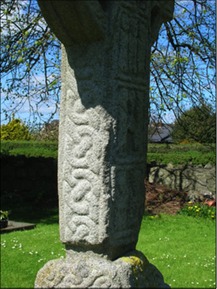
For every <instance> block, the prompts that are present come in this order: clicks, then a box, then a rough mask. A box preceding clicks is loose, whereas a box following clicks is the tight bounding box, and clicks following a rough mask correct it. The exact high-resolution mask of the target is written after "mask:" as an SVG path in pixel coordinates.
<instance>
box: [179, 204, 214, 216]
mask: <svg viewBox="0 0 217 289" xmlns="http://www.w3.org/2000/svg"><path fill="white" fill-rule="evenodd" d="M179 214H180V215H186V216H191V217H202V218H208V219H211V220H215V219H216V208H215V207H210V206H208V205H206V204H200V203H195V204H193V203H192V202H189V203H188V204H187V205H185V206H184V207H183V208H182V209H181V211H180V212H179Z"/></svg>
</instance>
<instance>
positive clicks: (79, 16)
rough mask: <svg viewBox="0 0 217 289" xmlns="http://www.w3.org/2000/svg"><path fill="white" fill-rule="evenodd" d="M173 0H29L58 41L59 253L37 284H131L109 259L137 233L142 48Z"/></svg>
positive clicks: (143, 118) (145, 69)
mask: <svg viewBox="0 0 217 289" xmlns="http://www.w3.org/2000/svg"><path fill="white" fill-rule="evenodd" d="M173 2H174V1H168V0H167V1H128V0H125V1H97V0H94V1H56V0H53V1H43V0H40V1H39V4H40V6H41V8H42V12H43V14H44V16H45V18H46V20H47V21H48V24H49V25H50V27H51V28H52V29H53V31H54V33H56V35H57V37H58V38H59V39H60V41H61V42H62V43H63V47H62V92H61V109H60V127H59V129H60V133H59V157H58V191H59V208H60V233H61V240H62V242H63V243H65V244H66V248H67V252H68V257H67V258H66V260H64V261H62V260H59V261H56V262H54V261H52V262H51V263H49V264H47V265H46V266H45V267H44V269H42V271H41V273H40V274H39V275H38V277H37V281H36V286H38V287H43V286H45V287H50V286H51V287H52V286H54V287H73V286H74V287H76V286H77V287H79V286H80V287H83V288H84V287H102V286H105V287H134V285H135V280H134V279H135V278H134V277H132V276H133V272H134V271H133V270H132V268H131V267H130V265H129V264H128V263H125V262H123V260H122V263H120V261H117V260H119V259H117V258H119V257H120V256H123V255H124V254H125V253H126V252H130V251H132V250H134V249H135V246H136V243H137V239H138V233H139V229H140V224H141V220H142V216H143V210H144V177H145V161H146V149H147V125H148V106H149V63H150V49H151V44H152V43H153V41H154V38H155V37H156V35H157V33H158V31H159V28H160V26H161V24H162V22H163V21H166V20H169V19H171V17H172V11H173ZM168 3H169V5H168ZM89 251H92V253H91V258H90V256H89V253H88V252H89ZM70 252H73V253H72V254H71V255H70ZM75 252H79V253H75ZM93 252H94V253H98V255H94V256H93V255H92V254H93ZM100 254H102V255H103V256H104V257H102V256H101V257H100ZM95 256H97V257H95ZM106 258H107V259H106ZM109 260H116V261H114V262H111V261H109ZM130 268H131V269H130ZM142 271H143V270H142ZM143 273H144V272H143ZM86 275H87V278H86V277H85V276H86ZM139 275H140V274H139ZM144 276H145V275H144ZM121 278H122V279H121ZM141 278H143V277H141ZM144 278H145V277H144ZM151 279H153V276H152V277H151ZM158 279H159V276H158ZM43 280H45V281H43ZM49 280H51V283H49V282H50V281H49ZM139 280H140V279H139ZM141 280H142V279H141ZM159 280H160V279H159ZM143 281H144V282H146V281H147V280H146V279H145V280H143ZM43 282H45V283H43ZM139 282H140V281H139ZM159 282H160V281H159ZM146 283H147V284H148V281H147V282H146ZM46 284H48V285H46ZM73 284H74V285H73ZM139 284H140V283H139ZM139 284H138V286H140V285H139ZM156 284H157V283H156ZM143 288H144V284H143Z"/></svg>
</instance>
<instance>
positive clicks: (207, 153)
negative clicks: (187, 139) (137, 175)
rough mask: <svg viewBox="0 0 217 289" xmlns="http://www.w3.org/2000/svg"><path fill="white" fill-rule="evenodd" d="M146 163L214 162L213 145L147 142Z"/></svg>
mask: <svg viewBox="0 0 217 289" xmlns="http://www.w3.org/2000/svg"><path fill="white" fill-rule="evenodd" d="M147 163H156V164H168V163H173V164H192V165H206V164H208V163H210V164H215V163H216V153H215V145H214V144H211V145H201V144H189V145H168V144H165V145H164V144H149V145H148V155H147Z"/></svg>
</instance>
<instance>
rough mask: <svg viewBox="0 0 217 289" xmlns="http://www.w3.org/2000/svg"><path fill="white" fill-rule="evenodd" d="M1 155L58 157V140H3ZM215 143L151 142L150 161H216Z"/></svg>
mask: <svg viewBox="0 0 217 289" xmlns="http://www.w3.org/2000/svg"><path fill="white" fill-rule="evenodd" d="M1 155H13V156H16V155H25V156H26V157H53V158H57V155H58V143H57V141H2V142H1ZM215 156H216V153H215V145H214V144H213V145H201V144H191V145H168V144H149V145H148V155H147V162H148V163H156V164H168V163H173V164H188V163H190V164H193V165H199V164H201V165H206V164H207V163H210V164H215V162H216V157H215Z"/></svg>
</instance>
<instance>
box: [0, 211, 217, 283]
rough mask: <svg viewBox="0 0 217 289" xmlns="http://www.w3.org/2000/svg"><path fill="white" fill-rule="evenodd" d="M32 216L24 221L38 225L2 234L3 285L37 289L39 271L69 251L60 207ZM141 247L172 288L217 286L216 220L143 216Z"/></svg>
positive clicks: (181, 216) (140, 237)
mask: <svg viewBox="0 0 217 289" xmlns="http://www.w3.org/2000/svg"><path fill="white" fill-rule="evenodd" d="M44 213H45V211H44ZM18 215H19V214H18ZM33 215H34V214H32V216H31V215H29V216H30V217H29V219H28V218H27V219H25V221H27V222H32V221H35V223H38V224H37V227H36V228H35V229H33V230H29V231H20V232H11V233H7V234H2V235H1V288H33V287H34V280H35V277H36V274H37V272H38V270H39V269H40V268H42V266H43V265H44V264H45V263H46V262H47V261H48V260H51V259H56V258H61V257H63V256H64V254H65V251H64V246H63V245H62V244H61V243H60V241H59V232H58V216H57V211H52V212H51V213H50V215H49V214H44V215H43V216H42V215H37V216H35V215H34V216H33ZM18 219H19V220H21V219H22V218H21V216H20V217H18ZM22 220H23V219H22ZM137 249H138V250H140V251H142V252H143V253H144V254H145V256H146V257H147V258H148V260H149V261H150V262H151V263H152V264H154V265H155V266H156V267H157V268H158V269H159V270H160V271H161V273H162V274H163V276H164V278H165V282H166V283H168V284H169V285H171V287H172V288H216V287H215V222H214V221H213V220H207V219H202V218H193V217H189V216H183V215H177V216H168V215H162V216H160V217H156V218H152V217H145V218H144V220H143V222H142V227H141V231H140V235H139V241H138V245H137Z"/></svg>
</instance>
